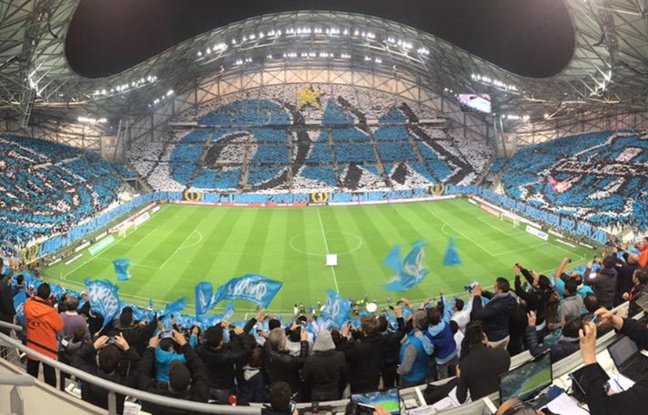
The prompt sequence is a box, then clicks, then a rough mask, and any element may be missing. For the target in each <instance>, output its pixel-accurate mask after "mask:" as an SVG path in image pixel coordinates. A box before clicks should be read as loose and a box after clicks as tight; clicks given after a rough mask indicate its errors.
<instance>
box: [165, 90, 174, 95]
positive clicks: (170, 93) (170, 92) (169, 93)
mask: <svg viewBox="0 0 648 415" xmlns="http://www.w3.org/2000/svg"><path fill="white" fill-rule="evenodd" d="M171 95H173V89H169V90H168V91H167V93H166V96H167V97H168V96H171Z"/></svg>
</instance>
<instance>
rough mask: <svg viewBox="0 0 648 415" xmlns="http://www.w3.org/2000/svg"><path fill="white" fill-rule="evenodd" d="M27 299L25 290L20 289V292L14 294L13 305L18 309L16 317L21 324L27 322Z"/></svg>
mask: <svg viewBox="0 0 648 415" xmlns="http://www.w3.org/2000/svg"><path fill="white" fill-rule="evenodd" d="M25 301H27V294H26V293H25V290H20V292H19V293H18V294H16V295H14V298H13V305H14V309H15V310H16V319H17V320H18V322H19V323H20V324H24V323H25Z"/></svg>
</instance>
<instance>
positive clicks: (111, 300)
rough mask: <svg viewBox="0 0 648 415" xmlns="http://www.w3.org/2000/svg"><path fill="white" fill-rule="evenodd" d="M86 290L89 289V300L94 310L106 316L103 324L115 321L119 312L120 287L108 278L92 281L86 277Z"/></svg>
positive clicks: (104, 325)
mask: <svg viewBox="0 0 648 415" xmlns="http://www.w3.org/2000/svg"><path fill="white" fill-rule="evenodd" d="M85 286H86V290H87V291H88V300H89V301H90V307H91V309H92V311H95V312H97V313H99V314H101V315H102V316H103V318H104V322H103V326H102V327H101V328H104V327H106V325H107V324H108V323H110V322H111V321H113V319H114V318H115V317H117V314H119V310H120V308H119V305H120V303H119V294H117V291H119V287H118V286H116V285H114V284H113V283H112V282H110V281H108V280H103V281H90V280H89V279H87V278H86V279H85Z"/></svg>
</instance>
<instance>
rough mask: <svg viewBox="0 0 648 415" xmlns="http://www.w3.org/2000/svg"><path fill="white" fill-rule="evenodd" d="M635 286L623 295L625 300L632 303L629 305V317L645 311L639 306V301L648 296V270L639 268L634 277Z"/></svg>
mask: <svg viewBox="0 0 648 415" xmlns="http://www.w3.org/2000/svg"><path fill="white" fill-rule="evenodd" d="M632 282H633V284H634V285H633V286H632V288H630V290H629V291H627V292H624V293H623V299H624V300H626V301H630V304H629V305H628V317H634V316H635V315H636V314H638V313H640V312H642V311H643V309H642V308H641V306H639V304H637V300H638V299H639V298H641V297H643V296H644V295H648V268H637V269H636V270H635V272H634V274H633V275H632Z"/></svg>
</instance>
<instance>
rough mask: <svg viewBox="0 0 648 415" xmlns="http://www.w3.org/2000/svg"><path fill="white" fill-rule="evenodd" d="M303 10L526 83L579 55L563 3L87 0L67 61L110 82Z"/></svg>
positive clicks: (78, 12)
mask: <svg viewBox="0 0 648 415" xmlns="http://www.w3.org/2000/svg"><path fill="white" fill-rule="evenodd" d="M299 10H324V11H341V12H353V13H360V14H365V15H370V16H376V17H380V18H384V19H387V20H392V21H395V22H398V23H403V24H406V25H409V26H412V27H415V28H417V29H420V30H422V31H424V32H428V33H430V34H433V35H435V36H439V37H441V38H443V39H446V40H448V41H450V42H452V43H454V44H456V45H458V46H459V47H461V48H463V49H465V50H467V51H468V52H471V53H473V54H475V55H477V56H479V57H482V58H484V59H486V60H489V61H491V62H493V63H494V64H496V65H498V66H500V67H502V68H504V69H506V70H509V71H511V72H513V73H516V74H518V75H522V76H529V77H549V76H552V75H555V74H557V73H558V72H560V71H561V70H562V69H563V68H564V67H565V66H566V65H567V64H568V63H569V61H570V59H571V57H572V55H573V53H574V29H573V26H572V23H571V20H570V18H569V14H568V12H567V9H566V7H565V5H564V3H563V2H562V1H558V0H490V1H475V0H433V1H431V0H406V1H395V0H371V1H367V0H281V1H267V0H265V1H264V0H234V1H232V0H227V1H226V0H191V1H178V0H138V1H133V0H81V3H80V5H79V7H78V8H77V10H76V12H75V15H74V17H73V19H72V22H71V24H70V27H69V31H68V34H67V41H66V54H67V58H68V60H69V63H70V65H71V66H72V68H73V69H74V70H75V71H76V72H78V73H79V74H81V75H84V76H88V77H93V78H94V77H103V76H109V75H112V74H116V73H119V72H121V71H123V70H125V69H128V68H130V67H131V66H133V65H136V64H138V63H140V62H143V61H145V60H147V59H148V58H150V57H153V56H155V55H157V54H158V53H160V52H161V51H163V50H166V49H168V48H170V47H172V46H173V45H175V44H177V43H179V42H182V41H183V40H186V39H189V38H191V37H194V36H196V35H199V34H201V33H204V32H206V31H208V30H210V29H214V28H218V27H221V26H224V25H227V24H230V23H234V22H237V21H240V20H243V19H246V18H249V17H254V16H258V15H263V14H268V13H276V12H284V11H299Z"/></svg>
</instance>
